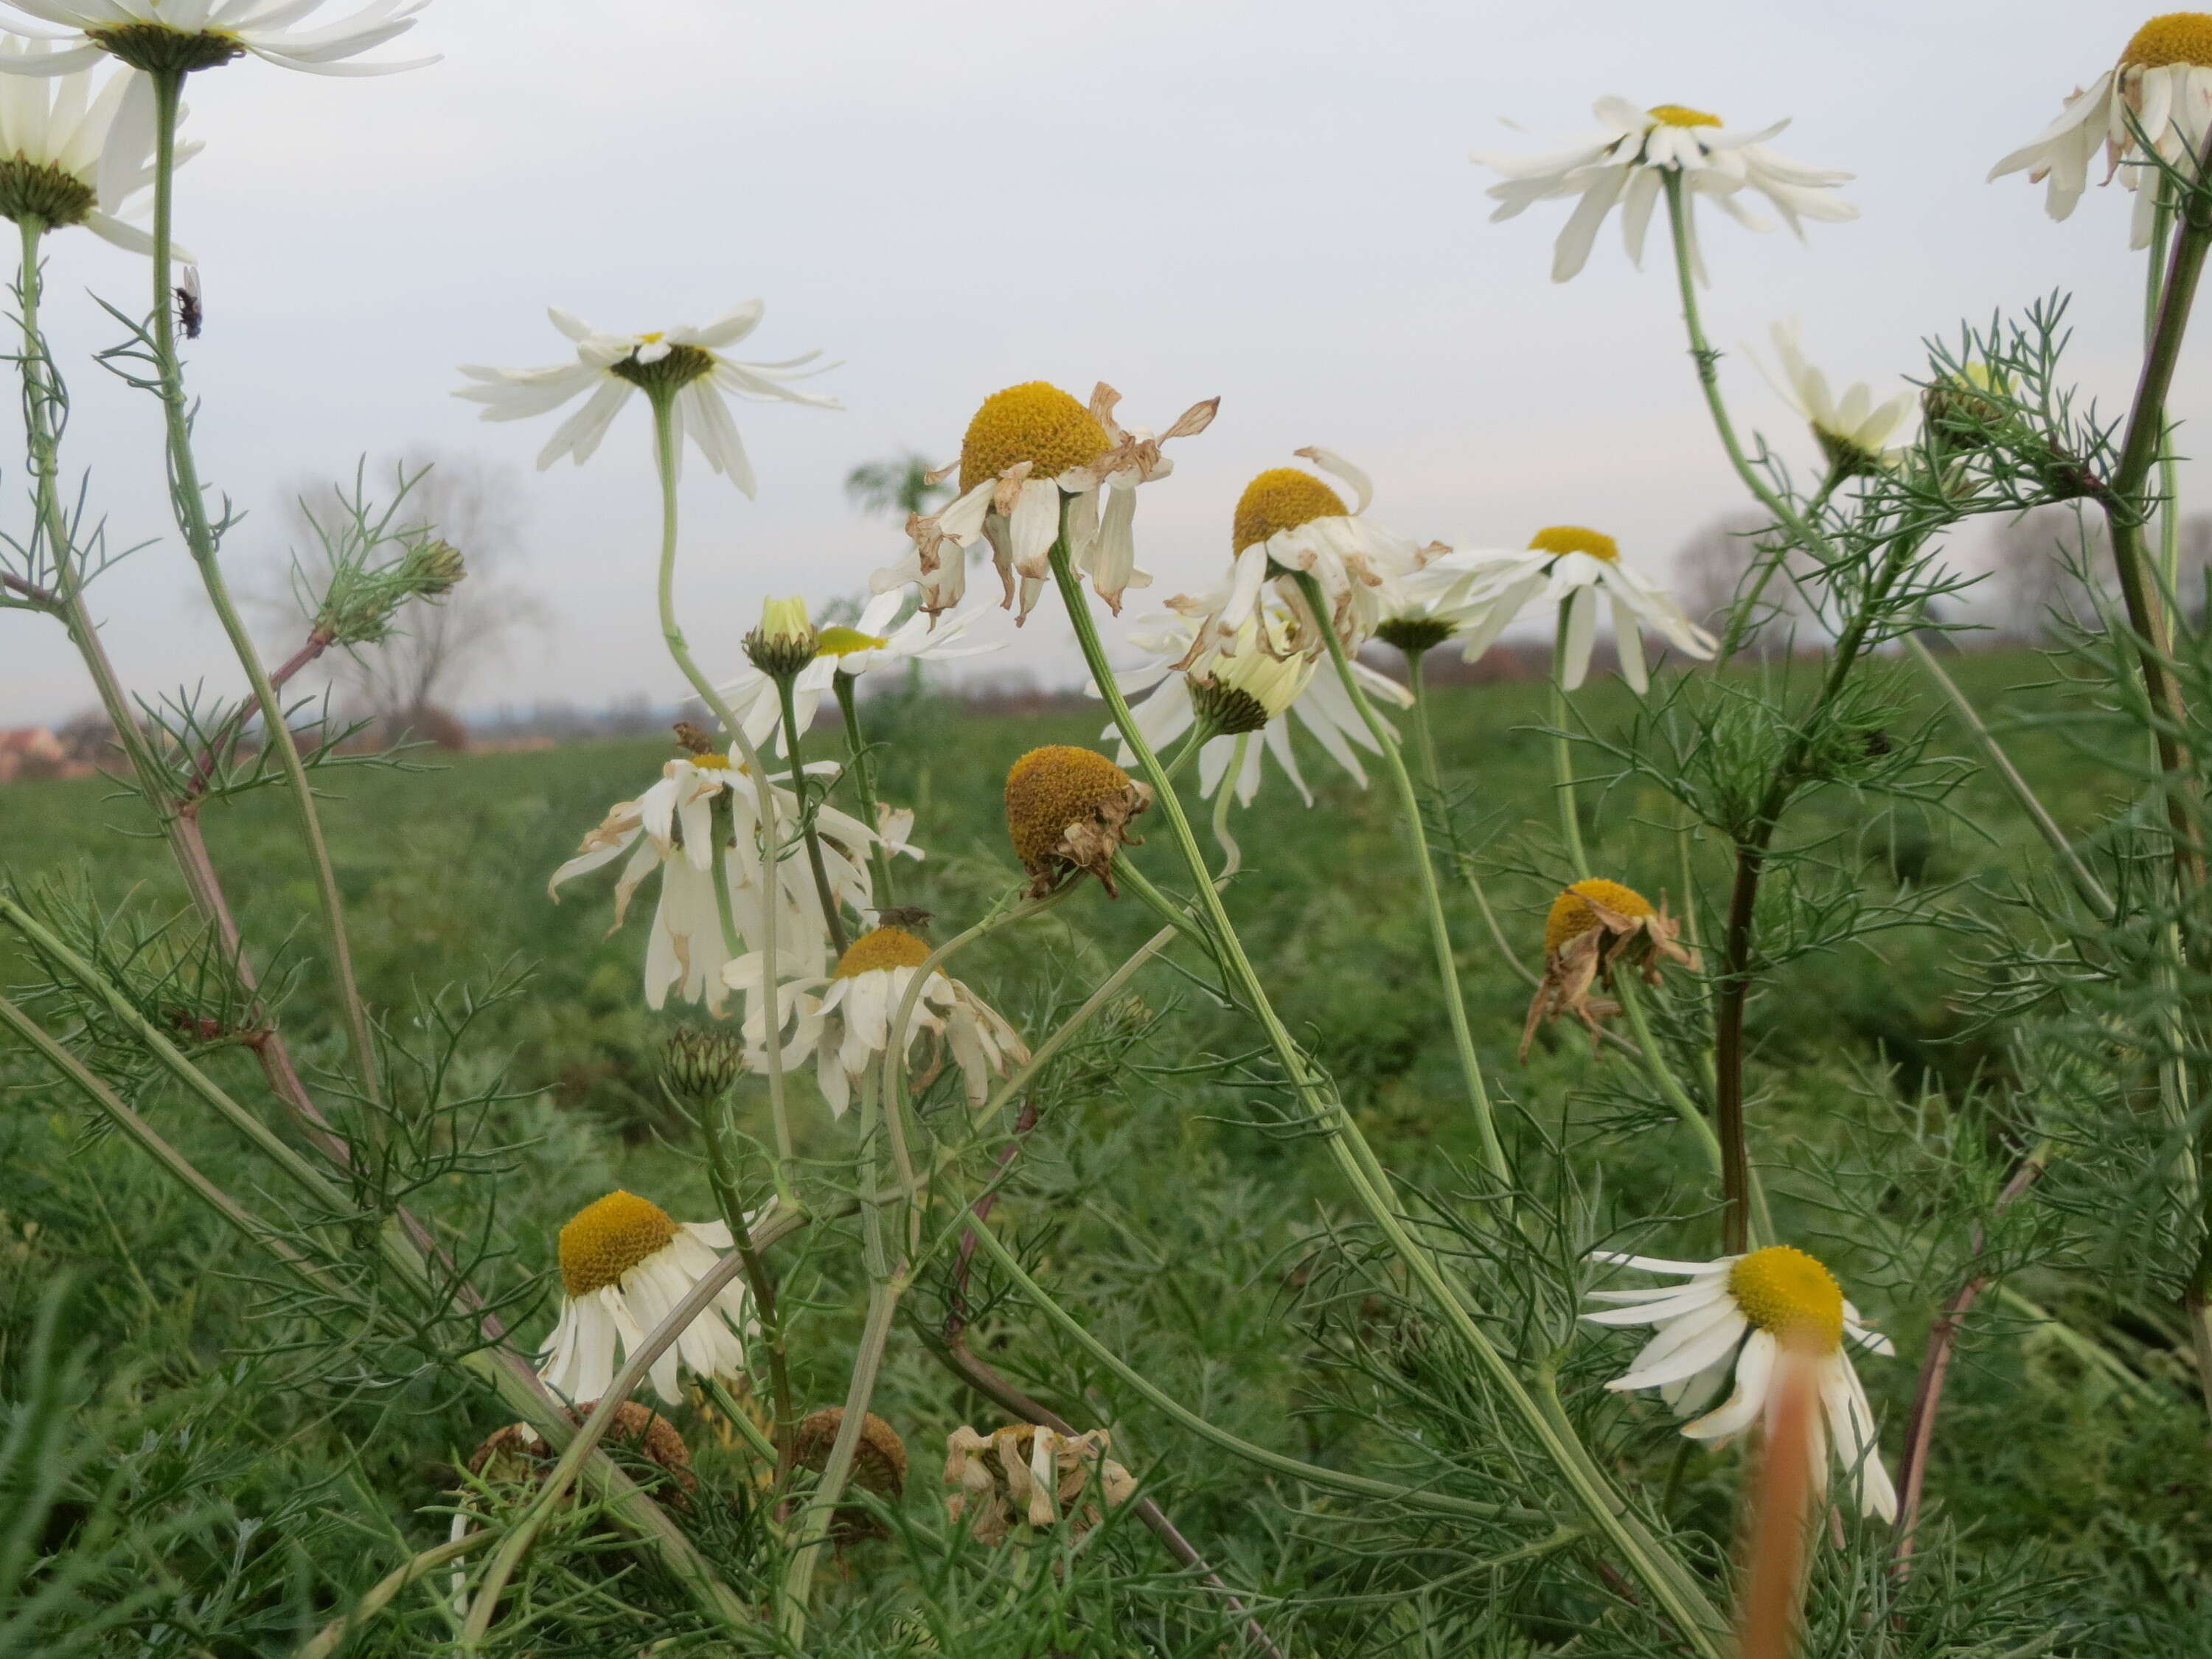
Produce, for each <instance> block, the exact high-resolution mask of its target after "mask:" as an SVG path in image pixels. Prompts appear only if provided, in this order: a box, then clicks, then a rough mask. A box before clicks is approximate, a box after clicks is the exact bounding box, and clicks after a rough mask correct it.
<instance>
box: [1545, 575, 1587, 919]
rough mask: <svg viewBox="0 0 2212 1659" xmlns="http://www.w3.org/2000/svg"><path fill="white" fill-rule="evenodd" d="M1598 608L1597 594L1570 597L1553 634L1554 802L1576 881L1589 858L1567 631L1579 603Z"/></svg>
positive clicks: (1583, 876) (1561, 604) (1582, 876)
mask: <svg viewBox="0 0 2212 1659" xmlns="http://www.w3.org/2000/svg"><path fill="white" fill-rule="evenodd" d="M1578 602H1580V603H1583V604H1589V605H1595V604H1596V603H1597V596H1596V595H1595V594H1594V593H1593V594H1589V595H1583V594H1579V593H1570V594H1568V595H1567V597H1566V598H1565V599H1562V600H1560V601H1559V624H1558V626H1557V627H1556V628H1555V629H1553V634H1552V798H1553V800H1554V801H1555V802H1556V803H1557V804H1558V805H1559V842H1560V844H1561V845H1562V846H1564V847H1565V848H1566V849H1567V867H1568V868H1569V869H1571V870H1572V871H1573V872H1575V879H1576V880H1577V881H1581V880H1584V879H1587V878H1588V877H1589V872H1590V865H1589V854H1588V853H1587V852H1585V851H1584V850H1583V817H1582V809H1581V807H1580V805H1578V804H1577V801H1576V799H1575V756H1574V745H1573V744H1572V743H1571V742H1570V741H1569V739H1568V737H1567V731H1568V722H1569V720H1571V718H1572V716H1573V710H1572V708H1571V707H1570V706H1569V704H1568V702H1567V681H1566V672H1567V670H1566V660H1567V627H1568V624H1569V623H1570V622H1571V619H1572V617H1573V614H1574V607H1575V605H1577V603H1578Z"/></svg>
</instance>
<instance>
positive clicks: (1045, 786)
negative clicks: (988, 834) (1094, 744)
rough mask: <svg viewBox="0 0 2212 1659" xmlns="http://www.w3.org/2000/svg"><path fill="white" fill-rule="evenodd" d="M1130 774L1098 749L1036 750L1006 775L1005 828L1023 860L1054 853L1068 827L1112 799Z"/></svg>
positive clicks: (1050, 746)
mask: <svg viewBox="0 0 2212 1659" xmlns="http://www.w3.org/2000/svg"><path fill="white" fill-rule="evenodd" d="M1128 787H1129V775H1128V774H1127V772H1124V771H1123V770H1122V769H1121V768H1120V767H1118V766H1116V765H1115V764H1114V763H1113V762H1112V761H1109V760H1108V759H1107V758H1106V757H1105V756H1103V755H1102V754H1100V753H1099V752H1098V751H1097V750H1095V749H1078V748H1076V747H1074V746H1073V744H1064V743H1054V744H1046V745H1045V747H1043V748H1042V749H1032V750H1030V752H1029V753H1028V754H1026V755H1024V756H1023V757H1021V758H1020V759H1019V760H1018V761H1016V762H1015V763H1014V764H1013V767H1012V769H1011V770H1009V771H1008V772H1007V774H1006V829H1007V833H1008V834H1010V835H1011V836H1012V837H1013V842H1014V851H1015V853H1016V854H1018V856H1019V857H1020V859H1021V860H1022V862H1023V863H1024V864H1030V865H1036V864H1042V863H1043V862H1044V861H1045V860H1047V859H1048V858H1050V857H1051V856H1052V855H1053V853H1054V849H1055V848H1057V847H1058V846H1059V845H1060V836H1061V835H1062V834H1063V833H1064V832H1065V831H1066V829H1067V826H1068V825H1069V824H1071V823H1078V822H1079V821H1081V820H1082V819H1083V818H1085V817H1088V816H1089V815H1090V814H1091V811H1092V810H1093V809H1095V808H1096V807H1097V806H1099V805H1102V804H1103V803H1104V802H1107V801H1109V800H1113V799H1116V798H1117V797H1119V796H1120V795H1121V793H1122V792H1123V791H1124V790H1126V789H1127V788H1128Z"/></svg>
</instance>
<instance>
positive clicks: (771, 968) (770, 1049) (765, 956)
mask: <svg viewBox="0 0 2212 1659" xmlns="http://www.w3.org/2000/svg"><path fill="white" fill-rule="evenodd" d="M647 397H648V398H649V400H650V402H651V403H652V405H653V471H654V473H655V475H656V476H657V477H658V478H659V483H660V575H659V599H660V637H661V641H662V642H663V643H664V644H665V645H666V646H667V647H668V654H669V655H670V656H671V658H673V659H675V662H676V665H677V667H678V668H680V669H681V670H683V671H684V678H685V679H687V680H689V681H690V682H691V689H692V690H695V691H696V692H697V693H698V694H699V696H700V700H701V701H702V702H704V703H705V704H706V705H707V707H708V709H710V710H711V711H712V712H713V714H714V718H715V720H717V721H719V722H720V725H721V727H722V730H723V731H724V732H726V733H727V734H728V736H729V739H730V743H731V745H732V747H733V748H735V749H736V750H737V751H738V754H739V755H741V756H742V757H744V766H745V772H746V775H748V776H750V778H751V779H752V781H753V793H754V798H755V800H756V803H757V811H758V813H759V815H760V836H761V842H762V847H761V852H762V858H763V872H762V877H761V892H762V898H761V984H762V987H763V989H762V992H761V994H762V995H763V996H764V997H765V998H767V1000H768V1005H767V1007H768V1012H767V1015H766V1020H767V1028H768V1037H769V1040H768V1041H767V1042H765V1043H763V1045H762V1047H763V1049H764V1050H765V1051H766V1059H767V1066H768V1108H769V1118H770V1120H771V1121H772V1122H773V1123H774V1125H775V1156H776V1171H775V1190H776V1195H777V1197H778V1198H779V1199H781V1200H785V1201H787V1202H792V1201H795V1200H793V1198H792V1194H793V1186H792V1182H791V1166H792V1158H793V1152H792V1139H791V1115H790V1110H789V1108H788V1106H787V1103H786V1100H785V1096H784V1083H783V1044H782V1042H781V1041H780V1040H779V1039H780V1038H781V1035H782V1023H781V1012H782V1008H783V1001H782V994H781V993H782V987H781V984H780V983H779V981H778V978H777V974H776V934H777V933H778V932H779V931H780V930H779V929H778V927H777V925H776V924H777V921H778V920H779V918H780V917H781V913H782V909H783V903H782V899H783V885H782V883H783V878H782V872H781V871H780V870H779V869H778V868H777V866H778V865H779V864H780V863H781V860H782V858H783V841H782V837H781V836H780V835H778V834H777V826H776V803H775V785H773V784H772V783H770V782H769V776H768V768H767V767H766V766H765V765H763V763H762V762H761V757H760V751H759V750H757V749H756V748H755V747H754V746H753V740H752V739H751V738H749V737H747V736H746V735H745V727H744V721H742V720H739V719H738V717H737V716H736V715H735V714H732V713H731V712H730V705H729V703H728V702H727V701H726V699H725V698H724V697H723V696H722V694H721V692H720V690H717V689H716V687H715V684H714V681H712V680H710V679H708V678H707V676H706V675H705V674H703V673H702V672H701V671H700V669H699V665H698V664H697V663H696V662H695V661H693V660H692V658H691V647H690V646H689V645H688V644H686V643H685V641H684V629H682V627H681V626H679V625H678V623H677V620H676V543H677V538H676V530H677V512H676V504H677V497H676V446H677V442H678V439H677V435H676V404H675V401H674V393H673V392H671V391H669V390H666V389H656V390H653V391H650V392H648V393H647ZM718 850H719V849H718ZM716 863H717V864H719V863H720V860H719V859H718V860H716Z"/></svg>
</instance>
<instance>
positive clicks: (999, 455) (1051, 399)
mask: <svg viewBox="0 0 2212 1659" xmlns="http://www.w3.org/2000/svg"><path fill="white" fill-rule="evenodd" d="M1113 447H1114V441H1113V440H1112V439H1110V438H1109V437H1108V436H1107V435H1106V428H1104V427H1103V426H1101V425H1099V424H1098V422H1097V421H1095V420H1093V419H1091V411H1090V410H1087V409H1085V407H1084V406H1083V405H1082V404H1079V403H1078V402H1076V401H1075V399H1074V398H1071V397H1069V396H1068V395H1067V394H1066V392H1062V391H1061V390H1060V388H1059V387H1058V386H1054V385H1053V384H1052V383H1051V382H1050V381H1049V380H1030V381H1026V382H1024V384H1022V385H1020V386H1008V387H1007V388H1006V390H1005V391H1004V392H993V393H992V394H991V395H990V396H989V397H987V398H984V399H983V406H982V407H981V409H979V410H976V411H975V419H974V420H972V421H970V422H968V435H967V436H966V437H965V438H963V440H961V443H960V488H961V490H962V492H963V494H964V493H965V492H967V491H968V490H970V489H974V488H975V486H976V485H977V484H979V483H983V482H985V481H986V480H987V479H990V478H995V477H998V476H999V475H1000V473H1001V472H1004V471H1006V469H1007V468H1008V467H1010V466H1012V465H1015V464H1016V463H1017V462H1020V461H1027V462H1029V463H1030V477H1032V478H1056V477H1059V476H1060V474H1061V473H1063V472H1065V471H1067V470H1068V469H1069V468H1070V467H1076V466H1086V465H1089V464H1090V463H1091V462H1092V461H1095V460H1097V459H1098V458H1099V457H1100V456H1101V455H1103V454H1104V453H1106V452H1107V451H1108V450H1109V449H1111V448H1113Z"/></svg>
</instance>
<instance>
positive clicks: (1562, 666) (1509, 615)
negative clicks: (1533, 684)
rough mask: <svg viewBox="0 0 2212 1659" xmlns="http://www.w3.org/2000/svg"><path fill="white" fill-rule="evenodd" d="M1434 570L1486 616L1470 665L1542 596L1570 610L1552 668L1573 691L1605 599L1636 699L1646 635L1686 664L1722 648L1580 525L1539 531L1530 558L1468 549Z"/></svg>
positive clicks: (1602, 538)
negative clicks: (1653, 633)
mask: <svg viewBox="0 0 2212 1659" xmlns="http://www.w3.org/2000/svg"><path fill="white" fill-rule="evenodd" d="M1431 568H1432V569H1434V570H1436V571H1437V572H1438V573H1439V578H1438V579H1439V580H1443V574H1444V573H1449V574H1450V575H1452V576H1454V577H1456V578H1457V580H1456V582H1455V583H1454V585H1453V586H1452V587H1451V588H1450V590H1449V591H1450V592H1451V593H1452V595H1453V596H1454V598H1455V599H1457V600H1460V601H1463V602H1464V603H1466V604H1467V605H1469V606H1474V607H1480V610H1481V611H1482V620H1481V621H1480V623H1477V624H1476V625H1475V626H1474V628H1473V629H1470V630H1468V635H1467V638H1466V642H1465V645H1464V647H1463V648H1464V650H1465V652H1466V655H1467V659H1468V661H1469V662H1473V661H1474V659H1476V658H1478V657H1480V655H1481V654H1482V653H1484V652H1486V651H1487V650H1489V649H1490V647H1492V645H1494V644H1495V643H1497V641H1498V635H1500V634H1502V633H1504V631H1505V629H1506V627H1507V625H1508V624H1509V623H1511V622H1512V621H1513V619H1514V618H1515V617H1517V616H1519V615H1520V614H1521V612H1522V609H1523V608H1524V607H1525V606H1526V605H1528V602H1529V601H1530V600H1531V599H1534V598H1536V597H1537V595H1538V593H1539V592H1541V594H1542V595H1543V598H1544V599H1545V600H1546V601H1547V603H1551V604H1556V605H1564V606H1565V607H1566V611H1565V618H1566V622H1565V647H1564V649H1563V650H1562V652H1561V653H1560V658H1559V662H1558V663H1557V664H1555V665H1554V667H1555V669H1556V671H1557V672H1558V673H1559V679H1560V684H1563V685H1565V687H1566V689H1567V690H1570V691H1571V690H1575V688H1576V687H1577V686H1579V685H1580V684H1582V683H1583V679H1584V678H1585V677H1586V676H1587V675H1588V674H1589V659H1590V647H1591V645H1592V643H1593V642H1594V641H1595V640H1596V638H1597V606H1598V598H1599V596H1600V595H1601V594H1602V595H1603V596H1604V597H1605V598H1606V599H1608V600H1609V601H1611V604H1612V609H1613V648H1614V649H1615V650H1616V651H1617V652H1619V653H1620V677H1621V678H1623V679H1625V680H1626V681H1627V682H1628V683H1629V684H1630V685H1631V686H1632V687H1634V688H1635V689H1636V690H1638V691H1643V690H1646V689H1648V687H1649V686H1650V674H1649V673H1648V672H1647V671H1645V668H1644V637H1643V635H1642V634H1641V633H1640V632H1639V631H1638V630H1639V629H1640V628H1641V627H1644V626H1649V627H1651V628H1654V629H1657V630H1658V632H1659V633H1660V634H1661V635H1663V636H1664V637H1665V639H1666V640H1667V641H1668V643H1669V644H1670V645H1672V646H1674V648H1675V649H1676V650H1678V651H1680V652H1682V653H1685V654H1686V655H1688V656H1692V657H1700V658H1705V657H1711V655H1712V654H1713V653H1714V652H1715V651H1717V650H1718V649H1719V648H1720V647H1719V644H1718V642H1717V641H1715V639H1714V638H1713V636H1712V635H1711V634H1708V633H1707V632H1706V631H1705V629H1702V628H1700V627H1699V626H1698V625H1697V623H1693V622H1692V621H1691V620H1690V618H1689V615H1688V613H1687V612H1686V611H1684V610H1683V609H1682V607H1681V605H1680V604H1678V603H1677V602H1676V601H1675V599H1674V595H1673V594H1672V593H1669V592H1668V591H1667V590H1666V589H1665V588H1663V587H1662V586H1659V585H1658V584H1657V583H1656V582H1654V581H1652V580H1650V578H1648V577H1645V576H1643V575H1640V574H1638V573H1637V572H1636V571H1635V570H1633V569H1632V568H1630V567H1629V566H1627V565H1626V564H1624V563H1623V562H1621V557H1620V544H1618V543H1616V542H1615V541H1614V540H1613V538H1612V537H1610V536H1607V535H1604V534H1602V533H1601V532H1598V531H1595V530H1587V529H1584V528H1583V526H1580V525H1571V524H1562V525H1553V526H1550V527H1549V528H1547V529H1544V530H1540V531H1538V532H1536V534H1535V538H1534V540H1532V541H1531V542H1530V543H1529V544H1528V551H1527V552H1525V553H1496V552H1486V551H1484V550H1480V549H1468V550H1464V551H1462V552H1457V553H1447V554H1445V555H1444V556H1443V557H1441V558H1439V559H1437V561H1436V562H1435V563H1434V564H1433V565H1432V566H1431Z"/></svg>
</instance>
